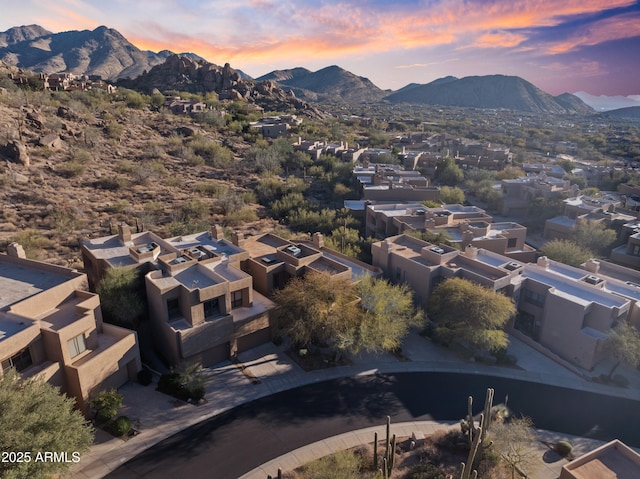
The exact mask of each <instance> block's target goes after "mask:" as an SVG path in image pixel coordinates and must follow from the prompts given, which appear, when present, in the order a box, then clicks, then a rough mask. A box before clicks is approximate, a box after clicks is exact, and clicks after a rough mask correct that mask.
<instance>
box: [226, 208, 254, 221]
mask: <svg viewBox="0 0 640 479" xmlns="http://www.w3.org/2000/svg"><path fill="white" fill-rule="evenodd" d="M257 220H258V215H257V214H256V212H255V211H253V210H252V209H251V208H249V207H248V206H244V207H242V208H240V209H237V210H232V211H229V212H228V213H227V214H226V215H225V217H224V222H225V224H227V225H229V226H237V225H241V224H243V223H250V222H252V221H257Z"/></svg>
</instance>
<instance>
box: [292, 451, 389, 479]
mask: <svg viewBox="0 0 640 479" xmlns="http://www.w3.org/2000/svg"><path fill="white" fill-rule="evenodd" d="M362 468H363V459H362V457H360V456H358V455H357V454H354V453H353V451H348V450H347V451H339V452H336V453H335V454H331V455H330V456H326V457H321V458H320V459H316V460H315V461H312V462H310V463H308V464H306V465H305V466H303V467H302V468H301V469H302V471H303V472H304V474H305V475H306V477H313V478H316V479H333V478H335V477H340V478H343V479H356V478H358V479H359V478H362V477H368V476H366V475H363V471H362ZM376 474H377V473H376ZM371 477H375V476H374V475H373V474H372V475H371Z"/></svg>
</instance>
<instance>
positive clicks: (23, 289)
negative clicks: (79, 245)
mask: <svg viewBox="0 0 640 479" xmlns="http://www.w3.org/2000/svg"><path fill="white" fill-rule="evenodd" d="M0 264H1V265H2V266H1V267H0V310H3V309H9V307H10V306H11V305H13V304H15V303H18V302H20V301H22V300H24V299H27V298H29V297H31V296H34V295H36V294H38V293H41V292H42V291H45V290H47V289H49V288H53V287H55V286H58V285H59V284H62V283H65V282H66V281H69V280H70V279H71V276H69V275H64V274H59V273H54V272H51V271H45V270H43V269H39V268H36V267H30V266H28V265H20V264H13V263H9V262H4V261H2V259H1V258H0ZM70 271H71V270H70Z"/></svg>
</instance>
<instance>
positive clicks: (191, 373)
mask: <svg viewBox="0 0 640 479" xmlns="http://www.w3.org/2000/svg"><path fill="white" fill-rule="evenodd" d="M157 389H158V391H160V392H163V393H165V394H169V395H171V396H173V397H175V398H177V399H180V400H182V401H188V400H191V402H198V401H200V400H201V399H203V398H204V394H205V389H204V378H203V377H202V376H201V375H200V373H199V371H198V367H197V366H192V365H185V366H182V367H180V368H179V369H177V370H174V371H171V372H170V373H167V374H163V375H162V376H160V379H159V380H158V388H157Z"/></svg>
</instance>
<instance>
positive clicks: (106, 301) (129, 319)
mask: <svg viewBox="0 0 640 479" xmlns="http://www.w3.org/2000/svg"><path fill="white" fill-rule="evenodd" d="M141 281H142V278H141V275H140V273H139V272H138V271H137V270H136V269H131V268H111V269H109V270H108V271H107V273H106V275H105V277H104V278H102V280H101V281H100V282H99V283H98V286H97V291H96V292H97V293H98V294H99V295H100V304H101V306H102V312H103V314H104V319H105V321H107V322H109V323H113V324H116V325H118V326H123V327H125V328H130V329H136V328H137V327H138V325H139V324H140V321H141V319H142V318H143V317H144V314H145V312H146V304H145V300H144V293H143V291H144V285H143V284H142V283H141Z"/></svg>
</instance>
